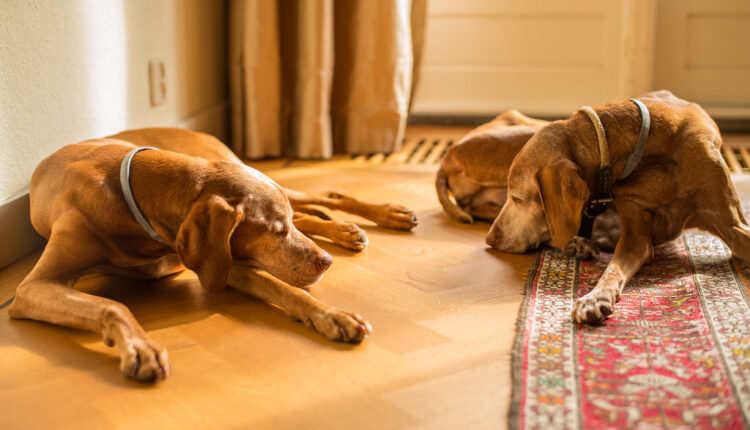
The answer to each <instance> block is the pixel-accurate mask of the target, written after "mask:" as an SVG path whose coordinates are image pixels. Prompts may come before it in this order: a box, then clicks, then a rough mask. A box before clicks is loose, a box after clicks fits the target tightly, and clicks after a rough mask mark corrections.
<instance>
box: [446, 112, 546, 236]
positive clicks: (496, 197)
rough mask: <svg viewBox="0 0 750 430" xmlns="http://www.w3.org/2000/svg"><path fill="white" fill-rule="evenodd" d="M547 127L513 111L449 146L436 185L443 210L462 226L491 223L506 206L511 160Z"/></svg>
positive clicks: (538, 120)
mask: <svg viewBox="0 0 750 430" xmlns="http://www.w3.org/2000/svg"><path fill="white" fill-rule="evenodd" d="M546 124H548V121H544V120H540V119H534V118H529V117H527V116H525V115H523V114H522V113H520V112H518V111H517V110H515V109H513V110H509V111H507V112H504V113H502V114H500V115H498V116H497V117H496V118H495V119H493V120H492V121H490V122H488V123H486V124H482V125H481V126H479V127H477V128H475V129H474V130H472V131H470V132H469V133H468V134H467V135H466V136H464V137H463V138H462V139H461V140H460V141H458V142H457V143H456V144H455V145H453V146H451V148H450V149H449V150H448V152H446V154H445V156H444V157H443V161H442V163H441V164H440V169H439V170H438V174H437V179H436V181H435V187H436V188H437V194H438V199H439V200H440V204H441V205H442V206H443V210H445V212H447V213H448V215H450V216H451V218H453V219H455V220H457V221H461V222H466V223H471V222H474V218H478V219H481V220H484V221H489V222H492V221H493V220H494V219H495V217H496V216H497V214H498V213H499V212H500V208H502V207H503V204H504V203H505V197H506V193H507V189H508V182H507V181H508V169H510V163H511V162H512V161H513V157H515V156H516V154H518V152H519V151H520V150H521V148H522V147H523V145H524V144H526V142H527V141H528V140H529V139H530V138H531V136H533V135H534V133H536V131H537V130H539V129H540V128H542V127H543V126H545V125H546Z"/></svg>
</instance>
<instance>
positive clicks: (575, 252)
mask: <svg viewBox="0 0 750 430" xmlns="http://www.w3.org/2000/svg"><path fill="white" fill-rule="evenodd" d="M563 253H565V255H568V256H571V257H576V258H579V259H582V260H594V259H596V258H598V257H599V249H597V247H596V246H594V243H593V242H592V241H591V240H589V239H585V238H583V237H581V236H576V237H574V238H573V239H572V240H571V241H570V242H568V244H567V245H565V248H563Z"/></svg>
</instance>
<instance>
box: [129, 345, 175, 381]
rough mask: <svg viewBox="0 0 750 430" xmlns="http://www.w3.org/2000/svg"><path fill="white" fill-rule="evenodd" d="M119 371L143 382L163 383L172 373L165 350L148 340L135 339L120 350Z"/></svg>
mask: <svg viewBox="0 0 750 430" xmlns="http://www.w3.org/2000/svg"><path fill="white" fill-rule="evenodd" d="M120 371H122V373H123V374H124V375H125V376H127V377H128V378H133V379H137V380H139V381H143V382H159V381H163V380H164V379H166V378H167V377H168V376H169V375H171V373H172V371H171V369H170V367H169V359H168V357H167V350H166V349H164V348H163V347H162V346H161V345H159V344H157V343H156V342H154V341H152V340H150V339H135V340H132V341H129V342H128V343H126V344H125V345H123V346H122V347H121V348H120Z"/></svg>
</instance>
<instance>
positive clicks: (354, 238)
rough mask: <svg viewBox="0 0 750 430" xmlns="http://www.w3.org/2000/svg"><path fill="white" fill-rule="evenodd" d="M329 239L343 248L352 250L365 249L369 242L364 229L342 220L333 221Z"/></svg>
mask: <svg viewBox="0 0 750 430" xmlns="http://www.w3.org/2000/svg"><path fill="white" fill-rule="evenodd" d="M329 239H331V240H332V241H333V242H334V243H337V244H339V245H341V246H343V247H344V248H347V249H351V250H354V251H361V250H363V249H365V248H366V247H367V244H368V243H369V241H368V239H367V234H366V233H365V231H364V230H362V229H361V228H359V226H357V225H356V224H352V223H348V222H344V221H335V222H334V224H333V229H332V231H331V234H330V236H329Z"/></svg>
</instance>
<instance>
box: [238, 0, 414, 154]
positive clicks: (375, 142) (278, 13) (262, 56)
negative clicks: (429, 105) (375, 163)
mask: <svg viewBox="0 0 750 430" xmlns="http://www.w3.org/2000/svg"><path fill="white" fill-rule="evenodd" d="M426 1H427V0H338V1H334V0H232V1H231V6H230V48H229V49H230V59H229V61H230V85H231V91H230V93H231V104H232V148H233V149H234V151H235V152H236V153H238V154H240V155H241V156H244V157H247V158H262V157H268V156H280V155H292V156H296V157H302V158H326V157H330V156H331V155H332V154H333V153H334V152H347V153H371V152H391V151H394V150H396V149H398V147H399V146H400V144H401V140H402V137H403V133H404V128H405V125H406V116H407V113H408V110H409V105H410V102H411V97H412V95H413V89H414V87H415V83H416V78H417V75H418V74H417V69H418V68H417V65H418V64H419V59H420V57H421V50H422V41H423V35H424V22H425V8H426Z"/></svg>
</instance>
